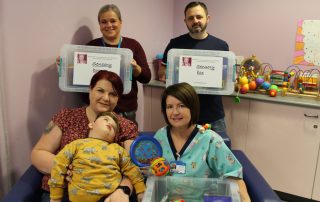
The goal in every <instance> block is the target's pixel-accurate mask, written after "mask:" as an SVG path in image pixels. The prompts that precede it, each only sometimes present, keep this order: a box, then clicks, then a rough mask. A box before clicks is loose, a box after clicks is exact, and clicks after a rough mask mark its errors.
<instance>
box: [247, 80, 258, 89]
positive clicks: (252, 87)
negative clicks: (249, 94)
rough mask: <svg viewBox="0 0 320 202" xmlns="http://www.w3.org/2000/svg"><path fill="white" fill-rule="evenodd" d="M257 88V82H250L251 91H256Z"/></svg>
mask: <svg viewBox="0 0 320 202" xmlns="http://www.w3.org/2000/svg"><path fill="white" fill-rule="evenodd" d="M256 88H257V83H256V81H250V82H249V89H250V90H255V89H256Z"/></svg>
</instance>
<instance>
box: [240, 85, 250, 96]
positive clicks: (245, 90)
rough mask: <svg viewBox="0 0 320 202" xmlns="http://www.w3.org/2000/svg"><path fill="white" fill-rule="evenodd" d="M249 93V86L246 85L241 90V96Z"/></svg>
mask: <svg viewBox="0 0 320 202" xmlns="http://www.w3.org/2000/svg"><path fill="white" fill-rule="evenodd" d="M248 91H249V84H244V85H242V86H241V88H240V93H241V94H246V93H247V92H248Z"/></svg>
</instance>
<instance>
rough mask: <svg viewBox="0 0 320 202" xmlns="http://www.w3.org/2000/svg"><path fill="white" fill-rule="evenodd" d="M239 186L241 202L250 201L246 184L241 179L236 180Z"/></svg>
mask: <svg viewBox="0 0 320 202" xmlns="http://www.w3.org/2000/svg"><path fill="white" fill-rule="evenodd" d="M237 183H238V186H239V193H240V198H241V201H242V202H251V199H250V196H249V194H248V191H247V186H246V184H245V183H244V181H243V180H237Z"/></svg>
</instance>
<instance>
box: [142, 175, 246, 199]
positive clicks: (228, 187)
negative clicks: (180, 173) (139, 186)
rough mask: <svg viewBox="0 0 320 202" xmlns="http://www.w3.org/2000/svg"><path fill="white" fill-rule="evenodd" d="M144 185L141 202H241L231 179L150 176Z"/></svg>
mask: <svg viewBox="0 0 320 202" xmlns="http://www.w3.org/2000/svg"><path fill="white" fill-rule="evenodd" d="M146 185H147V189H146V191H145V193H144V197H143V200H142V202H163V201H166V202H168V201H171V200H178V199H183V200H185V201H186V202H203V201H210V202H211V201H232V202H241V200H240V195H239V192H238V190H239V187H238V184H237V183H236V182H235V181H233V180H231V179H225V180H222V179H217V178H191V177H173V176H165V177H155V176H150V177H148V179H147V183H146Z"/></svg>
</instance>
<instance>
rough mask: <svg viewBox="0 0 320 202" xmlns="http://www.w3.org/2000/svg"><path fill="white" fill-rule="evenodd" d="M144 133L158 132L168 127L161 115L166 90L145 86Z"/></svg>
mask: <svg viewBox="0 0 320 202" xmlns="http://www.w3.org/2000/svg"><path fill="white" fill-rule="evenodd" d="M143 90H144V106H143V107H144V125H143V130H144V131H157V130H158V129H159V128H161V127H163V126H165V125H166V123H165V121H164V119H163V115H162V113H161V94H162V92H163V90H164V88H161V87H159V88H158V87H149V86H144V88H143Z"/></svg>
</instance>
